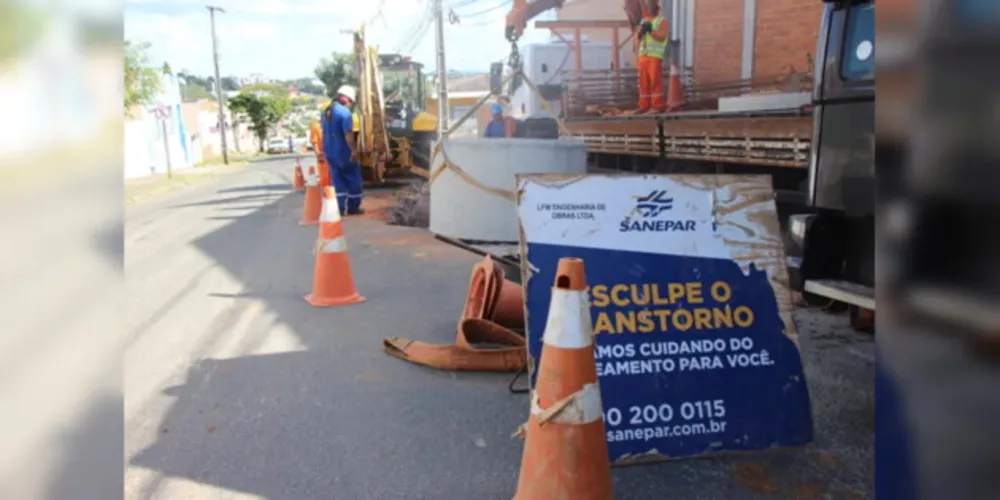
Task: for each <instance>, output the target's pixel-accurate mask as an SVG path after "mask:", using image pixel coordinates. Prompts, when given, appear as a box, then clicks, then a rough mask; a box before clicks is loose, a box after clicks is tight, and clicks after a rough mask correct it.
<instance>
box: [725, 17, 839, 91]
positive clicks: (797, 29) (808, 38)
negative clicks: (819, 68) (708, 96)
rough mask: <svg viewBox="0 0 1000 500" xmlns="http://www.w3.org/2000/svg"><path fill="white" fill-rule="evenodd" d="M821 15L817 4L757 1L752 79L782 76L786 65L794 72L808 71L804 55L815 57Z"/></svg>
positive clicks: (808, 67) (809, 68)
mask: <svg viewBox="0 0 1000 500" xmlns="http://www.w3.org/2000/svg"><path fill="white" fill-rule="evenodd" d="M741 3H742V2H741ZM822 15H823V2H819V1H805V0H757V30H756V33H755V36H754V57H753V74H754V77H768V76H775V75H783V74H785V72H786V71H787V66H788V65H791V66H793V67H794V68H795V71H808V70H811V69H812V67H811V66H809V64H808V63H807V58H806V54H809V55H811V56H812V57H813V58H815V57H816V37H817V36H819V25H820V21H821V18H822Z"/></svg>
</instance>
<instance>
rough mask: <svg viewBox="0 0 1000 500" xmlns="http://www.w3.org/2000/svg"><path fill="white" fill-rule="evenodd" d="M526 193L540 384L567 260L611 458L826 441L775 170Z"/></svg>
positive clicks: (539, 184)
mask: <svg viewBox="0 0 1000 500" xmlns="http://www.w3.org/2000/svg"><path fill="white" fill-rule="evenodd" d="M517 187H518V190H517V192H518V193H519V197H518V198H519V201H518V213H519V218H520V225H521V232H520V234H521V255H522V268H523V271H522V272H523V274H524V276H525V278H526V279H525V285H524V288H525V307H526V311H527V332H526V334H527V340H528V351H529V354H530V359H531V360H533V363H530V364H529V371H530V373H531V377H530V382H531V384H532V386H533V385H534V383H535V377H536V375H537V373H536V369H537V366H538V365H537V360H538V359H539V358H540V356H541V347H542V334H543V332H544V331H545V328H546V321H547V315H548V310H549V301H550V300H551V286H552V283H553V280H554V279H555V276H554V273H555V269H556V264H557V262H558V261H559V259H560V258H562V257H580V258H582V259H583V260H584V263H585V265H586V270H587V271H586V272H587V282H588V283H589V284H590V288H589V302H590V312H591V321H592V326H593V330H594V335H595V336H594V339H595V345H596V352H595V355H596V360H597V371H598V376H599V382H600V390H601V398H602V401H603V404H604V424H605V431H606V438H607V441H608V450H609V454H610V459H611V460H612V462H617V463H630V462H635V461H646V460H650V459H653V460H655V459H658V458H659V459H664V458H667V457H669V458H680V457H691V456H697V455H705V454H714V453H720V452H727V451H749V450H760V449H764V448H771V447H778V446H796V445H803V444H807V443H809V442H810V441H812V437H813V429H812V418H811V411H810V406H809V392H808V389H807V387H806V381H805V377H804V374H803V371H802V362H801V360H800V356H799V349H798V335H797V333H796V328H795V323H794V322H793V320H792V304H791V294H790V291H789V289H788V276H787V270H786V268H785V257H784V248H783V244H782V241H783V240H782V238H781V235H780V234H779V233H780V230H779V226H778V220H777V213H776V210H775V204H774V201H773V189H772V187H771V183H770V178H769V177H767V176H729V175H717V176H694V175H686V176H670V175H663V176H653V175H635V176H606V175H584V176H579V175H520V176H518V179H517Z"/></svg>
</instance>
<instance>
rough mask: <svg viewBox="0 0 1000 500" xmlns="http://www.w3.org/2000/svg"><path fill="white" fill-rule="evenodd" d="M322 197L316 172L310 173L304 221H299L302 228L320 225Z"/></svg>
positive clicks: (307, 181)
mask: <svg viewBox="0 0 1000 500" xmlns="http://www.w3.org/2000/svg"><path fill="white" fill-rule="evenodd" d="M310 170H312V169H310ZM322 197H323V195H321V194H320V190H319V179H318V178H317V177H316V172H312V171H310V172H309V177H308V178H307V179H306V201H305V204H304V205H303V206H302V220H300V221H299V225H300V226H311V225H313V224H317V223H319V219H320V211H321V210H322V209H323V206H322V205H323V200H322Z"/></svg>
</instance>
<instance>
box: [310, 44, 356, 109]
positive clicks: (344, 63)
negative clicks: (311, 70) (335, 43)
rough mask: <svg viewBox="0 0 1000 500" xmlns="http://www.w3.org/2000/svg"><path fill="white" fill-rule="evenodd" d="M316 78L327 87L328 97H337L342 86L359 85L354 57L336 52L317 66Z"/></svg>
mask: <svg viewBox="0 0 1000 500" xmlns="http://www.w3.org/2000/svg"><path fill="white" fill-rule="evenodd" d="M316 78H319V80H320V81H321V82H323V85H324V86H325V87H326V96H327V97H329V98H333V97H336V95H335V94H336V92H337V89H339V88H340V86H341V85H354V86H357V84H358V75H357V73H356V72H355V70H354V56H353V55H352V54H343V53H337V52H334V53H333V54H332V55H331V57H329V58H326V57H324V58H323V59H322V60H320V62H319V65H318V66H316Z"/></svg>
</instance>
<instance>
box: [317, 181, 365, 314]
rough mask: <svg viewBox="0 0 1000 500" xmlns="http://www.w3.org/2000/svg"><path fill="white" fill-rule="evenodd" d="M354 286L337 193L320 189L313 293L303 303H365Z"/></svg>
mask: <svg viewBox="0 0 1000 500" xmlns="http://www.w3.org/2000/svg"><path fill="white" fill-rule="evenodd" d="M364 301H365V298H364V297H362V296H361V295H360V294H359V293H358V291H357V289H355V288H354V277H353V276H352V275H351V259H350V257H349V256H348V254H347V240H346V239H345V238H344V226H343V223H342V222H341V220H340V208H339V207H338V206H337V192H336V191H335V190H334V189H333V188H332V187H326V188H324V189H323V208H322V212H321V214H320V217H319V238H318V239H317V240H316V267H315V269H314V271H313V293H311V294H309V295H306V302H308V303H310V304H312V305H313V307H330V306H346V305H348V304H357V303H359V302H364Z"/></svg>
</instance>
